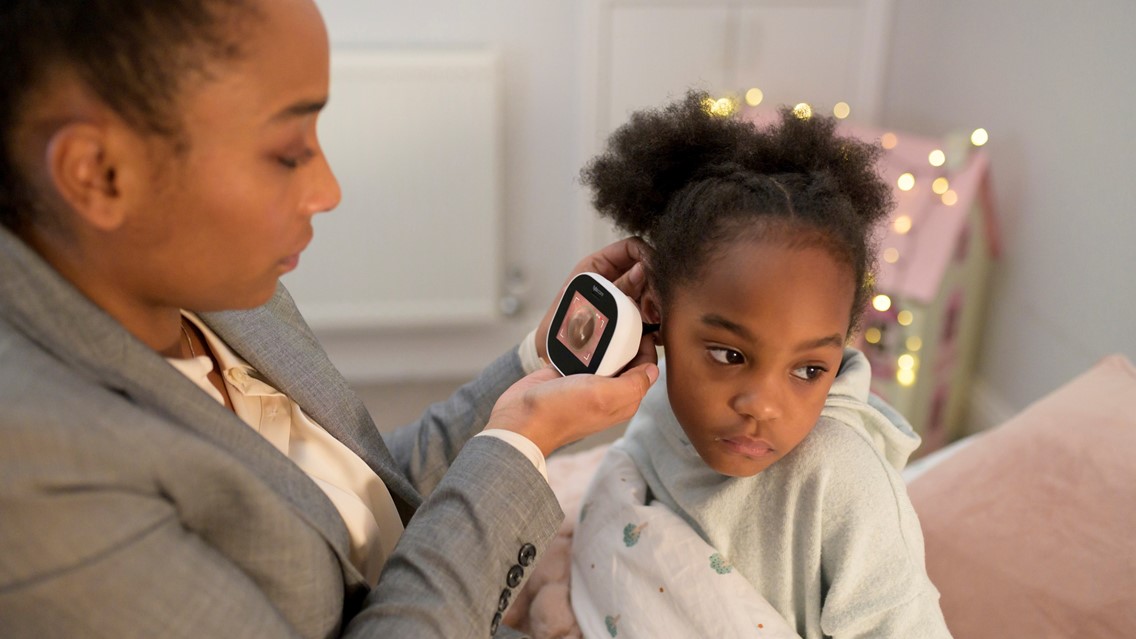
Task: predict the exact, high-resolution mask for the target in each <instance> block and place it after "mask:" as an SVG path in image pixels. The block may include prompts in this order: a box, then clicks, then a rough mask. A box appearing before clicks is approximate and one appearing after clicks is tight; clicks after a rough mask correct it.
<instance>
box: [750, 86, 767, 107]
mask: <svg viewBox="0 0 1136 639" xmlns="http://www.w3.org/2000/svg"><path fill="white" fill-rule="evenodd" d="M764 99H765V94H764V93H762V92H761V89H759V88H757V87H754V88H752V89H750V90H749V91H746V104H748V105H750V106H757V105H759V104H761V101H762V100H764Z"/></svg>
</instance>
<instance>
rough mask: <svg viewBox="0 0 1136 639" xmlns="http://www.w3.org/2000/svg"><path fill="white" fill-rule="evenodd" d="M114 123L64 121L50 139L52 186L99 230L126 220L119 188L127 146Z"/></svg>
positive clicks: (48, 148)
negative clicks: (122, 142) (115, 129)
mask: <svg viewBox="0 0 1136 639" xmlns="http://www.w3.org/2000/svg"><path fill="white" fill-rule="evenodd" d="M113 129H114V126H113V125H112V126H110V127H108V126H104V125H100V124H94V123H91V122H85V121H75V122H69V123H67V124H64V125H63V126H61V127H59V128H58V129H56V131H55V132H54V133H53V134H52V135H51V137H50V138H49V139H48V143H47V148H46V153H45V155H46V158H45V160H46V165H47V166H46V168H47V172H48V175H49V177H50V180H51V185H52V186H53V187H54V189H55V191H56V192H57V193H58V195H59V197H60V198H61V199H62V200H63V201H64V202H66V203H67V205H68V207H69V208H70V209H71V210H72V211H74V213H75V214H76V215H77V216H78V217H79V218H81V219H83V220H84V221H86V222H87V223H88V224H90V225H91V226H92V227H94V228H96V229H98V230H100V231H110V230H113V229H115V228H118V227H119V226H121V225H122V223H123V221H124V220H125V219H126V206H125V202H124V200H123V197H122V192H121V188H120V181H121V176H120V168H119V164H120V163H121V162H122V161H123V159H124V158H123V157H122V155H123V152H124V151H125V150H126V149H125V147H124V146H123V145H121V144H118V143H117V142H116V138H117V137H119V136H118V135H116V132H115V131H114V130H113Z"/></svg>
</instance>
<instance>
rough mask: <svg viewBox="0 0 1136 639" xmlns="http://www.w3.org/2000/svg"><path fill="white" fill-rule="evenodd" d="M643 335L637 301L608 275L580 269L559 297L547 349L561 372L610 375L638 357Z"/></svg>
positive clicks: (564, 373)
mask: <svg viewBox="0 0 1136 639" xmlns="http://www.w3.org/2000/svg"><path fill="white" fill-rule="evenodd" d="M652 328H653V327H652ZM642 337H643V319H642V317H641V316H640V315H639V308H638V307H637V306H636V305H635V302H633V301H631V298H629V297H627V296H626V295H624V294H623V291H620V290H619V289H618V288H616V286H615V284H612V283H611V282H609V281H608V280H607V279H606V278H605V277H604V276H602V275H600V274H598V273H580V274H579V275H577V276H576V277H574V278H572V281H571V282H569V283H568V288H566V289H565V290H564V296H563V297H561V298H560V304H559V305H557V307H556V314H555V315H554V316H553V317H552V324H551V325H550V326H549V329H548V336H547V338H546V349H547V352H548V359H550V360H551V361H552V365H553V366H554V367H556V370H558V371H560V374H561V375H572V374H574V373H591V374H594V375H603V376H606V377H610V376H612V375H615V374H616V373H618V372H619V371H620V370H622V369H623V367H624V366H627V363H628V362H630V361H631V360H632V359H633V358H634V357H635V354H636V353H638V352H639V341H640V340H641V339H642Z"/></svg>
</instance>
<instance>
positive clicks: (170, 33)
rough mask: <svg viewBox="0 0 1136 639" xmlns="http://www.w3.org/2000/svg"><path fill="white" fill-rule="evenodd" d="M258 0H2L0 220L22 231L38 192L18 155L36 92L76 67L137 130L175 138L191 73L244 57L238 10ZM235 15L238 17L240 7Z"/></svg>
mask: <svg viewBox="0 0 1136 639" xmlns="http://www.w3.org/2000/svg"><path fill="white" fill-rule="evenodd" d="M258 2H259V0H4V1H3V2H2V3H0V224H2V225H3V226H5V227H7V228H9V229H19V228H20V227H22V226H23V225H24V224H26V223H28V222H29V220H30V219H31V218H32V216H34V215H35V214H36V213H35V212H34V211H35V209H36V207H37V204H38V203H39V202H38V200H39V197H38V195H37V194H36V193H35V192H34V189H33V188H32V187H31V186H30V184H29V182H28V180H27V178H26V176H24V175H22V173H21V171H20V170H19V167H17V166H16V162H15V160H14V155H15V149H14V148H13V147H14V144H15V141H14V138H15V134H16V130H17V128H18V127H19V126H20V125H21V119H22V117H23V109H24V108H25V103H26V100H27V98H28V95H29V94H30V93H31V92H32V91H34V90H35V89H36V88H38V87H41V86H43V85H44V84H45V83H46V82H48V81H50V80H51V79H52V78H53V77H55V76H57V75H59V72H60V71H70V72H73V73H75V74H76V75H77V76H78V77H79V79H80V80H81V81H82V82H83V83H85V84H86V86H87V88H89V89H90V90H91V91H92V92H93V93H94V94H95V95H97V96H98V97H99V99H100V100H102V101H103V102H104V103H105V104H107V105H108V106H109V107H110V108H111V109H113V110H114V111H115V112H116V113H117V114H118V115H119V116H120V117H122V118H123V119H124V120H125V121H126V122H128V123H129V124H130V125H131V126H134V127H135V128H136V129H137V130H139V131H142V132H145V133H153V134H158V135H162V136H166V137H169V138H171V139H176V137H175V136H177V135H178V134H179V133H180V131H181V126H182V123H181V121H180V113H178V112H177V109H176V99H177V97H178V95H179V90H180V89H181V88H182V85H183V84H184V82H185V79H186V78H187V77H188V75H189V74H190V72H193V71H196V72H198V73H205V72H206V67H207V63H208V62H209V61H211V60H213V59H222V58H234V57H237V56H239V54H240V47H239V41H240V37H241V36H240V34H237V33H233V32H232V28H231V25H232V24H233V22H232V21H231V20H227V18H231V17H234V16H239V17H242V18H254V17H255V16H257V15H259V9H258ZM234 11H236V13H234Z"/></svg>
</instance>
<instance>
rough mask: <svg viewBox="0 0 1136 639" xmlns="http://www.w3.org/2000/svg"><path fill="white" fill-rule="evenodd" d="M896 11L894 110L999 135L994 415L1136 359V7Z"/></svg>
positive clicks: (913, 126) (979, 0)
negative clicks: (1098, 365) (1107, 363)
mask: <svg viewBox="0 0 1136 639" xmlns="http://www.w3.org/2000/svg"><path fill="white" fill-rule="evenodd" d="M894 6H895V17H894V18H895V19H894V23H893V31H892V51H891V55H890V58H889V59H890V65H891V66H890V70H889V72H888V75H887V89H886V95H885V99H884V107H883V108H884V111H883V121H884V122H885V123H887V124H888V125H890V126H894V127H896V128H899V129H910V130H913V131H920V132H924V133H932V134H939V133H946V132H949V131H953V130H957V129H972V128H974V127H977V126H982V127H985V128H987V129H988V130H989V131H990V135H991V142H990V144H989V146H988V148H989V152H990V156H991V160H992V171H993V186H994V190H995V194H996V199H997V205H998V207H999V210H998V214H999V217H1000V219H1001V221H1002V236H1003V239H1004V252H1003V255H1002V260H1001V262H1000V263H999V264H998V265H996V267H995V276H994V281H993V292H992V299H991V301H990V305H989V309H988V322H987V327H986V331H985V334H984V336H983V348H982V354H981V355H980V358H979V371H978V378H979V388H980V389H984V390H985V393H983V394H980V395H979V397H978V400H979V402H980V403H982V402H983V400H984V399H985V400H987V402H986V404H985V405H986V407H987V408H989V409H990V410H992V411H993V413H994V415H992V417H995V418H997V417H999V415H997V413H999V412H1002V413H1005V412H1008V411H1016V410H1020V409H1021V408H1023V407H1025V406H1026V405H1027V404H1028V403H1030V402H1031V401H1033V400H1035V399H1038V398H1039V397H1041V396H1042V395H1044V394H1045V393H1047V392H1049V391H1050V390H1052V389H1054V388H1056V387H1057V386H1059V385H1061V384H1062V383H1064V382H1065V381H1067V380H1069V379H1070V378H1072V377H1073V376H1075V375H1076V374H1078V373H1080V372H1081V371H1083V370H1085V369H1087V368H1088V367H1089V366H1091V365H1092V364H1093V363H1095V362H1096V361H1097V360H1098V359H1099V358H1101V357H1102V356H1104V355H1107V354H1110V353H1117V352H1119V353H1123V354H1125V355H1127V356H1128V358H1129V359H1132V360H1134V361H1136V178H1134V174H1133V173H1134V171H1136V63H1134V62H1136V3H1133V2H1131V1H1130V0H1090V1H1088V2H1082V3H1072V2H1057V1H1056V0H1042V1H1039V0H993V1H991V0H952V1H951V2H942V1H941V0H896V2H895V5H894ZM979 408H982V406H980V407H979ZM1071 427H1075V425H1071Z"/></svg>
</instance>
